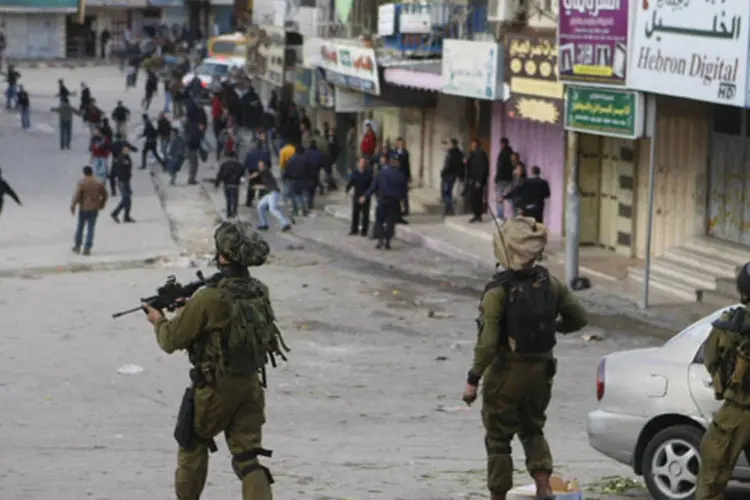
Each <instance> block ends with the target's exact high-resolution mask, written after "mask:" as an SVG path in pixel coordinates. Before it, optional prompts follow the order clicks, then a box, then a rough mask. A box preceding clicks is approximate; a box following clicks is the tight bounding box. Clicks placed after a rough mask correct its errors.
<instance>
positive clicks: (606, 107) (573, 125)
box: [565, 87, 644, 139]
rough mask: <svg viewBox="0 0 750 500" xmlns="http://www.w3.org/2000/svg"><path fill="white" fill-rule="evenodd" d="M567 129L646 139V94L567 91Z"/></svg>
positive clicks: (597, 90) (614, 91)
mask: <svg viewBox="0 0 750 500" xmlns="http://www.w3.org/2000/svg"><path fill="white" fill-rule="evenodd" d="M565 90H566V99H565V129H566V130H573V131H576V132H583V133H586V134H593V135H605V136H609V137H620V138H624V139H635V138H638V137H641V136H642V135H643V122H644V117H643V109H644V107H643V94H641V93H640V92H631V91H627V90H613V89H604V88H593V87H566V89H565Z"/></svg>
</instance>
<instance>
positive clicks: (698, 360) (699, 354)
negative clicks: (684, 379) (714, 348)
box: [693, 342, 706, 365]
mask: <svg viewBox="0 0 750 500" xmlns="http://www.w3.org/2000/svg"><path fill="white" fill-rule="evenodd" d="M705 349H706V343H705V342H703V343H702V344H701V346H700V347H699V348H698V352H696V353H695V358H693V363H697V364H701V365H702V364H703V351H704V350H705Z"/></svg>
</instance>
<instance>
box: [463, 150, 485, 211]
mask: <svg viewBox="0 0 750 500" xmlns="http://www.w3.org/2000/svg"><path fill="white" fill-rule="evenodd" d="M465 161H466V189H468V194H469V203H470V204H471V212H472V214H473V216H472V218H471V219H470V220H469V222H471V223H474V222H482V213H483V212H484V196H485V191H486V190H487V178H488V177H489V176H490V160H489V158H487V153H485V152H484V150H483V149H482V146H480V145H479V140H477V139H472V140H471V153H469V156H468V158H466V160H465Z"/></svg>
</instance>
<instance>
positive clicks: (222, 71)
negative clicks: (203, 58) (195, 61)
mask: <svg viewBox="0 0 750 500" xmlns="http://www.w3.org/2000/svg"><path fill="white" fill-rule="evenodd" d="M227 73H229V66H227V65H226V64H219V63H213V62H203V63H200V64H199V65H198V67H197V68H195V74H197V75H205V76H226V74H227Z"/></svg>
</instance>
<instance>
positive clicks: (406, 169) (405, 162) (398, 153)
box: [393, 137, 411, 224]
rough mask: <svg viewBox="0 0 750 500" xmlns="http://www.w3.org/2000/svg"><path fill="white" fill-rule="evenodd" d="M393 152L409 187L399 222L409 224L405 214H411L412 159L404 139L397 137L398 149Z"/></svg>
mask: <svg viewBox="0 0 750 500" xmlns="http://www.w3.org/2000/svg"><path fill="white" fill-rule="evenodd" d="M393 154H394V155H395V157H396V158H397V159H398V168H399V171H400V172H401V174H402V175H403V176H404V177H405V178H406V182H407V189H406V196H404V199H403V202H402V205H403V207H404V208H403V210H402V211H401V214H400V215H399V219H398V223H399V224H408V222H407V221H406V219H404V217H405V216H407V215H409V189H408V186H409V185H410V184H411V161H410V160H409V150H408V149H406V146H405V145H404V139H403V138H402V137H399V138H397V139H396V149H394V150H393Z"/></svg>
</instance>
